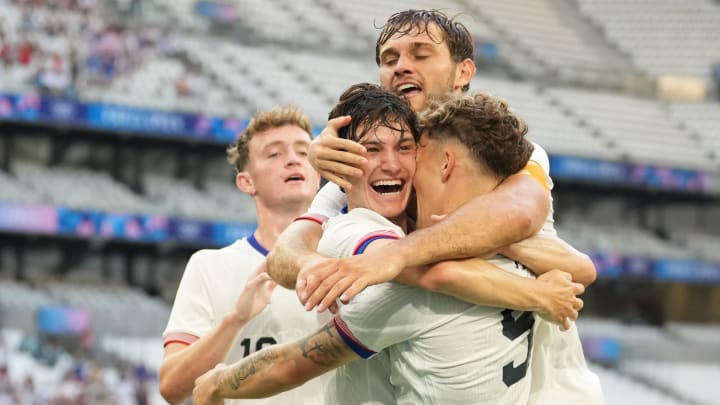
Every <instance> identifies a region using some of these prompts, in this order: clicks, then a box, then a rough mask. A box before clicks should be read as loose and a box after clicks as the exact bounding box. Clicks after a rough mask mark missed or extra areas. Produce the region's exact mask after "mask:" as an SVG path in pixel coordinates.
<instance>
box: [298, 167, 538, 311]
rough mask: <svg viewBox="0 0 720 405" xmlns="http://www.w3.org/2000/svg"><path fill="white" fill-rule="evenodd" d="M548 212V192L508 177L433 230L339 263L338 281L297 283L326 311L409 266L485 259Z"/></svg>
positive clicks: (304, 276)
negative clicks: (331, 292)
mask: <svg viewBox="0 0 720 405" xmlns="http://www.w3.org/2000/svg"><path fill="white" fill-rule="evenodd" d="M549 209H550V201H549V198H548V191H547V190H546V189H545V187H544V186H543V185H542V184H540V183H539V182H538V181H537V180H536V179H534V178H533V177H532V176H529V175H525V174H516V175H513V176H510V177H509V178H508V179H506V180H505V181H504V182H503V183H502V184H501V185H500V186H498V188H496V189H495V190H493V191H492V192H490V193H487V194H484V195H482V196H478V197H476V198H474V199H472V200H470V201H469V202H468V203H466V204H465V205H463V206H462V207H460V208H458V209H457V210H456V211H454V212H453V213H451V214H449V215H448V216H447V217H446V218H445V219H444V220H443V221H441V222H439V223H437V224H435V225H432V226H429V227H427V228H424V229H420V230H418V231H416V232H413V233H411V234H410V235H408V236H407V237H405V238H402V239H399V240H396V241H393V242H392V243H389V244H387V245H384V246H383V247H382V248H381V249H378V250H376V251H373V252H372V253H370V252H368V253H367V254H363V255H360V256H353V257H348V258H344V259H342V260H341V261H340V262H339V264H338V265H337V267H336V268H334V269H333V271H334V272H338V273H340V276H339V277H328V276H327V270H324V271H323V272H322V274H321V273H318V274H317V275H316V274H314V273H313V272H312V271H307V272H303V273H301V274H300V276H299V280H306V285H307V290H308V294H307V295H308V298H307V300H306V301H305V302H306V305H307V307H311V308H312V307H315V306H316V305H318V304H320V303H321V302H322V304H323V305H322V306H323V307H327V305H329V304H330V303H332V302H334V301H335V299H337V298H338V296H340V294H342V296H341V297H340V298H341V300H343V301H347V300H349V299H351V298H352V297H354V296H355V295H356V294H357V293H358V292H360V291H362V290H363V289H364V288H365V287H366V286H368V285H371V284H378V283H381V282H385V281H389V280H392V279H393V278H395V277H396V276H397V275H398V274H400V272H401V271H402V270H403V269H405V268H407V267H415V266H421V265H425V264H430V263H434V262H437V261H442V260H449V259H458V258H468V257H483V256H486V255H488V254H490V253H492V252H495V251H496V250H497V249H499V248H501V247H503V246H507V245H509V244H511V243H513V242H517V241H519V240H522V239H525V238H527V237H529V236H530V235H532V234H534V233H536V232H537V231H539V230H540V228H541V227H542V224H543V222H544V220H545V218H546V216H547V213H548V210H549ZM310 276H313V277H314V279H310ZM338 280H339V284H338V285H337V288H333V289H332V291H334V292H336V293H337V294H335V293H333V294H328V292H329V291H330V290H331V288H332V287H333V283H334V282H335V281H338ZM301 299H302V297H301Z"/></svg>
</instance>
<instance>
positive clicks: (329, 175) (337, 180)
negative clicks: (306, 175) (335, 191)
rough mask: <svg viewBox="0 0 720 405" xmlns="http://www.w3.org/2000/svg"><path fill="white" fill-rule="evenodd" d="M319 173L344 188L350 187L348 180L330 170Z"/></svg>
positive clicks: (348, 188)
mask: <svg viewBox="0 0 720 405" xmlns="http://www.w3.org/2000/svg"><path fill="white" fill-rule="evenodd" d="M320 175H321V176H323V177H325V178H326V179H327V180H328V181H330V182H333V183H335V184H337V185H338V186H340V187H342V188H343V189H345V190H351V189H352V184H350V182H349V181H347V180H345V179H343V178H342V177H340V176H336V175H334V174H332V173H330V172H320Z"/></svg>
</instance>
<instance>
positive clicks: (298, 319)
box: [163, 237, 327, 405]
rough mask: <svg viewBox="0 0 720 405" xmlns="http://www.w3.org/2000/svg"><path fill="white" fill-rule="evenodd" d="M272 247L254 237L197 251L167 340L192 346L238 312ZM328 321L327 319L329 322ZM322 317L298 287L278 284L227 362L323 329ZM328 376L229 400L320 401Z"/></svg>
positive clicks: (280, 404)
mask: <svg viewBox="0 0 720 405" xmlns="http://www.w3.org/2000/svg"><path fill="white" fill-rule="evenodd" d="M266 254H267V250H266V249H265V248H263V247H262V246H261V245H260V244H259V243H258V242H257V241H256V240H255V238H254V237H250V238H247V239H241V240H238V241H236V242H235V243H233V244H232V245H230V246H227V247H224V248H222V249H207V250H201V251H198V252H196V253H195V254H193V255H192V257H191V258H190V260H189V261H188V264H187V266H186V268H185V273H184V274H183V277H182V280H181V281H180V286H179V287H178V292H177V295H176V297H175V302H174V304H173V308H172V312H171V313H170V319H169V320H168V325H167V328H166V329H165V332H164V333H163V337H164V340H165V344H167V343H170V342H180V343H186V344H191V343H192V341H194V339H188V335H192V336H195V337H201V336H204V335H206V334H208V333H209V332H210V331H211V330H212V329H213V328H215V327H216V326H217V325H218V324H219V323H220V322H221V321H222V319H223V317H224V316H225V315H226V314H227V313H228V312H230V311H231V310H232V308H233V307H234V306H235V302H236V300H237V298H238V296H239V295H240V292H242V290H243V288H244V286H245V283H246V281H247V277H248V275H250V274H251V273H252V272H253V271H254V270H256V269H257V267H258V266H260V265H261V264H262V263H263V261H264V260H265V255H266ZM326 321H327V320H326ZM319 326H320V320H319V319H318V315H317V313H315V312H307V311H305V309H304V308H303V307H302V305H301V304H300V302H299V301H298V298H297V295H296V294H295V291H291V290H288V289H285V288H283V287H281V286H277V287H276V288H275V291H274V292H273V294H272V298H271V300H270V303H269V304H268V306H267V307H266V308H265V310H264V311H263V312H261V313H260V314H258V315H257V316H256V317H255V318H254V319H252V320H250V321H249V322H248V323H247V324H246V325H245V326H244V327H243V328H242V329H241V330H240V333H239V334H238V338H237V340H236V341H235V344H234V345H233V347H232V348H231V350H230V353H229V354H228V357H227V359H226V360H225V362H226V363H228V364H230V363H234V362H236V361H238V360H240V359H242V358H243V357H245V356H247V355H249V354H252V353H254V352H256V351H258V350H259V349H261V348H263V347H266V346H269V345H272V344H275V343H286V342H292V341H295V340H297V339H299V338H302V337H305V336H307V335H309V334H310V333H312V332H314V331H315V330H317V329H318V328H319ZM326 380H327V378H326V377H320V378H317V379H314V380H312V381H309V382H307V383H306V384H305V385H303V386H301V387H298V388H296V389H294V390H291V391H288V392H285V393H282V394H280V395H277V396H275V397H272V398H267V399H261V400H226V401H225V403H226V404H235V403H237V404H277V405H316V404H322V403H323V397H324V389H325V388H324V383H325V381H326Z"/></svg>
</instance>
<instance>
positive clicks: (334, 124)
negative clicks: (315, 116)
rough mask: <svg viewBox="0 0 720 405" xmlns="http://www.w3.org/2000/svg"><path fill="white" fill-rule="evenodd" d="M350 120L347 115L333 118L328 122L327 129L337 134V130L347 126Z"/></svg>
mask: <svg viewBox="0 0 720 405" xmlns="http://www.w3.org/2000/svg"><path fill="white" fill-rule="evenodd" d="M351 120H352V117H350V116H349V115H343V116H340V117H335V118H333V119H330V120H328V123H327V127H328V128H330V129H332V130H333V131H335V133H336V134H337V131H338V129H340V128H342V127H344V126H346V125H348V124H349V123H350V121H351Z"/></svg>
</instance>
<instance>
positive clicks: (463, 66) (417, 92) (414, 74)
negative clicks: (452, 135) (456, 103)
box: [378, 23, 475, 111]
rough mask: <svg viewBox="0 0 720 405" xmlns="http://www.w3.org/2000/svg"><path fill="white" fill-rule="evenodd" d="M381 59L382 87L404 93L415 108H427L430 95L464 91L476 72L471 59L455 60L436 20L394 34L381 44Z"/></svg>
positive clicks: (379, 57) (416, 109)
mask: <svg viewBox="0 0 720 405" xmlns="http://www.w3.org/2000/svg"><path fill="white" fill-rule="evenodd" d="M378 63H379V67H380V84H381V85H382V87H383V88H385V89H386V90H389V91H392V92H395V93H397V94H399V95H401V96H403V97H404V98H405V99H406V100H407V101H408V103H410V105H411V106H412V108H413V110H415V111H421V110H423V109H424V108H425V106H426V104H427V101H428V98H430V97H436V96H441V95H443V94H446V93H448V92H450V91H461V90H462V88H463V86H465V85H466V84H468V83H469V82H470V79H471V78H472V76H473V75H474V74H475V66H474V64H473V63H472V61H471V60H469V59H466V60H464V61H462V62H456V61H455V60H453V58H452V56H451V54H450V48H449V47H448V44H447V40H446V39H445V35H443V31H442V29H441V28H440V27H439V26H438V25H437V24H435V23H429V24H428V26H427V29H425V30H423V29H421V28H420V27H415V28H413V29H412V30H411V31H410V32H408V33H407V34H406V33H404V32H398V33H396V34H394V35H393V36H392V37H390V38H389V39H388V40H387V41H386V42H385V43H384V44H382V45H381V46H380V47H379V48H378Z"/></svg>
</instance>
